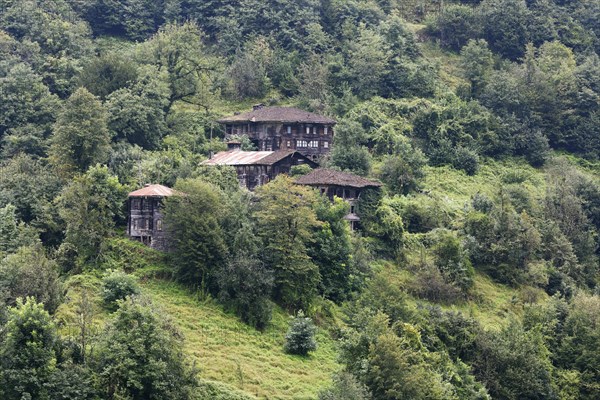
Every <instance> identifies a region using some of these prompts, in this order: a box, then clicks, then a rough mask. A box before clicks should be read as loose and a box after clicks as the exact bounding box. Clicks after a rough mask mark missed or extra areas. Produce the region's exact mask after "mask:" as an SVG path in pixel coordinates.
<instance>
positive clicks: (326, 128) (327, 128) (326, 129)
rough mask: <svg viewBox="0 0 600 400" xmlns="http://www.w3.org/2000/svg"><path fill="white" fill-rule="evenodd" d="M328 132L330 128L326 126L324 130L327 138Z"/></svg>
mask: <svg viewBox="0 0 600 400" xmlns="http://www.w3.org/2000/svg"><path fill="white" fill-rule="evenodd" d="M328 130H329V127H328V126H326V127H324V128H323V134H324V135H325V136H327V131H328Z"/></svg>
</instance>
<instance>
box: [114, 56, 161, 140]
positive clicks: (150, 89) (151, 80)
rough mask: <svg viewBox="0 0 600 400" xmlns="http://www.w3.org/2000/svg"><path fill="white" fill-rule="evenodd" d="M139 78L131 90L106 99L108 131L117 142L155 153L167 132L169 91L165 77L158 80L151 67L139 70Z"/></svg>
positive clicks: (158, 76) (118, 92) (129, 88)
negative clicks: (123, 142) (121, 140)
mask: <svg viewBox="0 0 600 400" xmlns="http://www.w3.org/2000/svg"><path fill="white" fill-rule="evenodd" d="M139 75H140V76H139V78H138V80H137V81H136V82H135V83H134V84H132V85H131V86H130V87H128V88H123V89H118V90H116V91H114V92H113V93H111V94H110V95H109V96H108V98H107V102H106V108H107V111H108V113H109V117H108V127H109V129H110V130H111V131H112V132H113V133H114V135H113V136H114V137H116V138H117V139H125V140H127V141H128V142H129V143H131V144H137V145H139V146H141V147H142V148H144V149H156V148H158V147H159V145H160V143H161V139H162V138H163V136H165V135H166V133H167V131H168V128H167V121H166V113H165V110H166V108H167V105H168V103H169V95H170V94H169V88H168V87H167V84H166V82H165V81H166V77H165V76H164V73H163V74H162V76H161V73H159V72H158V71H157V70H156V69H155V68H153V67H146V68H143V69H141V71H140V72H139Z"/></svg>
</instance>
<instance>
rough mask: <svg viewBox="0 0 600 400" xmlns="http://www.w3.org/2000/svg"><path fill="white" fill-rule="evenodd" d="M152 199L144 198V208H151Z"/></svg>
mask: <svg viewBox="0 0 600 400" xmlns="http://www.w3.org/2000/svg"><path fill="white" fill-rule="evenodd" d="M151 201H152V200H150V199H144V200H142V207H143V209H144V210H149V209H150V205H151V203H150V202H151Z"/></svg>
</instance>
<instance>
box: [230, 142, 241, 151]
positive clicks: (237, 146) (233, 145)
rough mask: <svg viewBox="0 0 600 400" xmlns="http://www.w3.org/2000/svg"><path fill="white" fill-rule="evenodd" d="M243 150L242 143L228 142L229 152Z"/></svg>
mask: <svg viewBox="0 0 600 400" xmlns="http://www.w3.org/2000/svg"><path fill="white" fill-rule="evenodd" d="M241 149H242V142H238V141H237V140H230V141H229V142H227V150H229V151H233V150H241Z"/></svg>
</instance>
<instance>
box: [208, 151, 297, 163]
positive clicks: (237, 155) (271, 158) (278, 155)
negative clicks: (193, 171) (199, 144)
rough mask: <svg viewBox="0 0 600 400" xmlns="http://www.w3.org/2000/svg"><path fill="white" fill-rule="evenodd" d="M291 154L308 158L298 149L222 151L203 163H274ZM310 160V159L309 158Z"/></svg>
mask: <svg viewBox="0 0 600 400" xmlns="http://www.w3.org/2000/svg"><path fill="white" fill-rule="evenodd" d="M289 156H296V157H301V158H306V157H304V156H303V155H301V154H300V153H298V152H297V151H296V150H277V151H242V150H229V151H222V152H220V153H217V154H215V155H214V156H213V158H211V159H209V160H205V161H203V162H202V164H203V165H273V164H275V163H276V162H278V161H281V160H283V159H284V158H286V157H289ZM307 160H308V159H307Z"/></svg>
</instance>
